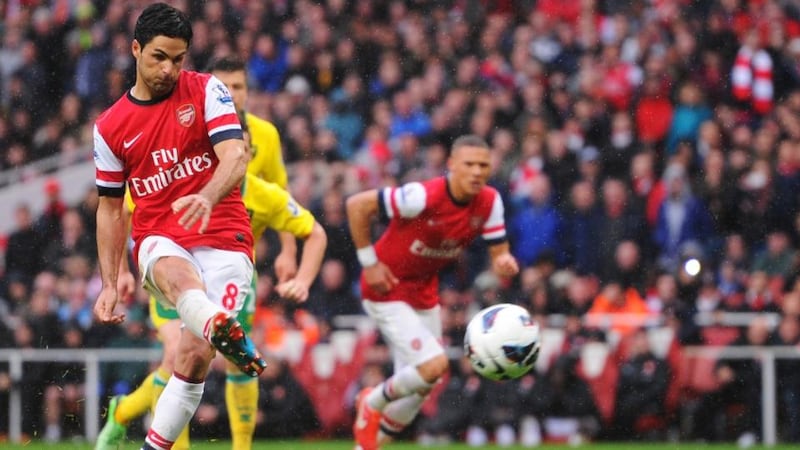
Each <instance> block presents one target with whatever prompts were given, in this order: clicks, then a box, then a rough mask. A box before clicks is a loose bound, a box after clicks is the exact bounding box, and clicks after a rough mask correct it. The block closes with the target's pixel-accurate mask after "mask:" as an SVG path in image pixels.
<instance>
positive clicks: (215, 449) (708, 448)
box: [0, 441, 798, 450]
mask: <svg viewBox="0 0 800 450" xmlns="http://www.w3.org/2000/svg"><path fill="white" fill-rule="evenodd" d="M139 445H140V443H138V442H129V443H128V444H126V445H124V446H123V447H122V449H123V450H138V449H139ZM230 448H231V445H230V442H227V441H217V442H194V443H193V444H192V450H230ZM428 448H430V449H434V448H435V449H442V450H468V449H469V450H472V449H473V448H474V447H469V446H467V445H466V444H452V445H447V446H437V447H423V446H420V445H417V444H414V443H394V444H391V445H387V446H385V447H384V449H385V450H411V449H428ZM484 448H495V449H500V448H502V449H504V450H522V449H526V448H525V447H519V446H517V447H498V446H495V445H490V446H488V447H484ZM535 448H536V449H541V450H557V449H560V450H568V449H573V448H578V449H586V450H618V449H623V450H638V449H642V450H695V449H696V450H738V447H737V446H736V445H735V444H703V443H680V444H673V443H644V442H637V443H625V444H619V443H607V442H603V443H596V444H595V443H591V444H583V445H581V446H578V447H570V446H568V445H542V446H539V447H535ZM751 448H753V449H758V448H771V449H776V450H788V449H797V448H798V447H797V446H791V445H777V446H774V447H763V446H755V447H751ZM0 449H2V450H33V449H35V450H40V449H41V450H91V449H92V446H91V445H89V444H86V443H60V444H47V443H44V442H40V441H33V442H30V443H27V444H24V445H22V444H20V445H12V444H9V443H7V442H3V443H0ZM278 449H280V450H352V449H353V443H352V442H349V441H260V442H256V443H254V444H253V450H278Z"/></svg>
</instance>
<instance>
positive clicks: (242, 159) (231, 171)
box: [172, 139, 250, 233]
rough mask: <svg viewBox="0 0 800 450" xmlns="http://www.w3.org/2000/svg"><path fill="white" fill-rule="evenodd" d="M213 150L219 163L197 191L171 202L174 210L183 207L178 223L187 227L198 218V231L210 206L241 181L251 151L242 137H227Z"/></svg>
mask: <svg viewBox="0 0 800 450" xmlns="http://www.w3.org/2000/svg"><path fill="white" fill-rule="evenodd" d="M214 153H216V154H217V158H219V165H218V166H217V168H216V169H215V170H214V174H213V175H212V176H211V180H209V182H208V183H206V185H205V186H203V188H202V189H200V192H198V193H197V194H193V195H186V196H183V197H181V198H179V199H177V200H175V201H174V202H172V211H173V212H174V213H176V214H177V213H178V212H181V211H183V215H181V217H180V219H178V224H180V225H181V226H182V227H183V228H185V229H187V230H188V229H190V228H192V227H193V226H194V224H195V223H197V221H198V220H199V221H200V228H199V229H198V232H200V233H203V232H205V230H206V228H207V227H208V221H209V219H210V218H211V209H212V208H213V207H214V205H216V204H217V203H219V201H220V200H221V199H222V198H224V197H225V196H226V195H228V194H229V193H230V192H231V191H232V190H233V188H235V187H236V186H238V185H239V184H240V183H241V182H242V178H244V174H245V172H246V171H247V162H248V161H249V160H250V155H249V153H248V152H247V150H246V149H245V146H244V141H242V140H241V139H227V140H224V141H222V142H220V143H218V144H216V145H215V146H214Z"/></svg>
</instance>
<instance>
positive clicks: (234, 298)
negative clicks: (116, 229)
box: [138, 236, 266, 376]
mask: <svg viewBox="0 0 800 450" xmlns="http://www.w3.org/2000/svg"><path fill="white" fill-rule="evenodd" d="M138 259H139V265H140V272H141V273H144V274H145V276H144V286H145V288H147V289H148V290H149V291H150V292H151V293H152V294H153V295H154V296H155V297H156V298H157V299H158V300H159V301H160V302H162V303H163V304H165V305H167V306H171V307H174V308H175V309H177V310H178V315H179V316H180V317H181V321H182V322H183V324H184V325H185V326H186V328H187V329H188V330H189V331H191V332H192V334H194V335H195V336H197V337H200V338H201V339H205V340H207V341H208V342H210V343H211V345H212V346H213V347H214V348H216V349H217V350H219V352H220V353H222V354H223V356H225V357H226V358H227V359H229V360H231V361H233V362H234V363H235V364H237V366H238V367H239V368H240V369H241V370H242V371H243V372H245V373H247V374H249V375H250V376H257V375H258V373H260V372H261V370H263V366H264V365H265V364H266V363H265V362H264V360H263V359H262V358H261V356H260V355H259V354H258V352H257V351H256V349H255V346H254V345H253V343H252V341H250V339H249V338H248V337H247V335H246V334H245V333H244V330H242V327H241V325H240V324H239V322H238V321H237V320H236V319H235V318H234V316H233V315H231V313H229V312H228V311H227V310H230V311H238V310H239V309H240V308H241V306H242V303H243V302H244V297H243V296H244V295H245V294H246V293H247V292H248V291H249V290H250V282H251V279H252V272H253V265H252V262H251V261H250V259H249V258H248V257H247V255H245V254H244V253H241V252H233V251H224V250H216V249H212V248H208V247H200V248H195V249H192V253H189V252H188V251H187V250H185V249H184V248H182V247H180V246H178V245H177V244H175V243H174V242H173V241H171V240H170V239H167V238H165V237H161V236H149V237H147V238H145V239H144V240H143V241H142V243H141V246H140V248H139V258H138ZM201 274H202V278H201ZM223 306H224V308H223Z"/></svg>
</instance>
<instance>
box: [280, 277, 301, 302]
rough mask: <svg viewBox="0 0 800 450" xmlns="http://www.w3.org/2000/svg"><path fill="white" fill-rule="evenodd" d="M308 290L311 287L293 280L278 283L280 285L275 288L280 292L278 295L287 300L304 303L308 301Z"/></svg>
mask: <svg viewBox="0 0 800 450" xmlns="http://www.w3.org/2000/svg"><path fill="white" fill-rule="evenodd" d="M308 288H309V286H308V285H307V284H305V283H302V282H300V281H297V279H294V278H293V279H291V280H289V281H284V282H283V283H278V285H277V286H275V291H277V292H278V295H280V296H281V297H283V298H285V299H287V300H293V301H295V302H297V303H303V302H304V301H306V300H308Z"/></svg>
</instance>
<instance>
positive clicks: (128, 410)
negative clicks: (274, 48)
mask: <svg viewBox="0 0 800 450" xmlns="http://www.w3.org/2000/svg"><path fill="white" fill-rule="evenodd" d="M211 72H212V74H213V75H214V76H216V77H217V78H219V79H220V80H221V81H222V82H223V83H224V84H226V85H227V87H228V89H229V90H230V93H231V95H232V96H233V101H234V104H235V106H236V109H237V111H239V113H240V119H242V128H243V129H244V130H245V131H246V132H245V142H247V143H248V144H249V148H250V150H251V153H252V158H251V160H250V163H249V164H248V168H247V171H248V174H247V176H246V177H245V180H244V182H243V183H242V187H241V191H242V200H243V202H244V204H245V207H246V208H247V211H248V213H249V214H250V220H251V228H252V230H253V236H254V237H255V238H258V237H260V236H261V234H262V233H263V232H264V231H265V230H266V229H267V228H271V229H274V230H276V231H278V234H279V236H280V241H281V252H280V254H279V255H278V257H277V258H276V260H275V263H274V267H275V274H276V276H277V278H278V285H277V286H276V290H277V292H278V293H279V294H280V295H281V296H282V297H284V298H287V299H291V300H296V301H305V299H306V298H307V297H308V289H309V287H310V285H311V283H312V282H313V280H314V278H315V277H316V275H317V273H318V271H319V266H320V264H321V261H322V257H323V256H324V252H325V247H326V245H327V238H326V236H325V232H324V230H323V229H322V227H321V226H320V225H319V224H317V223H316V221H315V220H314V217H313V215H311V213H310V212H308V211H307V210H306V209H304V208H303V207H301V206H300V205H298V204H297V203H296V202H295V201H294V199H292V197H291V195H290V194H289V193H288V192H287V191H286V190H285V189H286V187H287V183H288V177H287V175H286V169H285V167H284V164H283V158H282V155H281V146H280V137H279V135H278V131H277V129H276V128H275V126H274V125H272V124H271V123H269V122H267V121H265V120H262V119H260V118H258V117H256V116H254V115H252V114H249V113H246V112H245V110H244V106H245V104H246V103H247V77H246V72H245V66H244V63H243V62H241V61H240V60H238V59H236V58H233V57H227V58H222V59H219V60H217V61H216V62H215V63H214V65H213V66H212V67H211ZM126 198H127V199H128V202H127V204H128V208H129V210H131V211H132V210H133V207H134V205H133V204H132V202H131V201H130V200H129V198H130V197H129V196H126ZM297 238H300V239H304V240H305V241H306V244H305V246H304V247H303V255H302V257H301V263H300V267H299V269H298V267H297V260H296V258H297V256H296V255H297V246H296V241H295V240H296V239H297ZM120 270H121V272H124V273H125V274H124V275H123V274H121V275H120V280H122V281H121V283H126V284H127V283H131V285H132V283H133V278H132V277H131V276H130V274H129V270H128V268H127V265H126V264H125V265H123V267H122V268H121V269H120ZM256 279H257V277H253V282H254V283H255V282H256ZM132 289H133V288H132V286H130V287H128V286H125V287H122V288H121V290H123V291H129V292H130V291H132ZM252 292H253V293H255V287H254V289H253V290H252ZM254 313H255V298H252V297H251V298H248V299H247V300H246V302H245V305H244V307H243V308H242V311H241V313H240V315H239V317H238V320H239V321H240V323H241V324H242V326H243V327H244V328H245V330H246V331H247V332H249V331H250V329H251V328H252V325H253V315H254ZM150 317H151V320H152V322H153V326H154V327H155V328H156V329H157V330H158V334H159V338H160V339H161V341H162V343H163V344H164V354H163V357H162V361H161V365H160V366H159V368H158V369H157V370H156V371H154V372H153V373H151V374H150V375H149V376H148V377H147V378H146V379H145V380H144V381H143V382H142V384H141V385H140V386H139V387H138V388H137V389H136V390H135V391H133V392H132V393H131V394H129V395H127V396H117V397H114V398H112V400H111V402H110V404H109V411H108V417H107V420H106V425H105V426H104V427H103V430H102V431H101V433H100V435H99V436H98V439H97V444H96V446H95V450H111V449H117V447H118V445H119V443H121V442H122V440H123V439H124V436H125V431H126V426H127V424H128V423H129V422H130V421H131V420H133V419H135V418H136V417H139V416H141V415H142V414H144V413H145V412H146V411H147V410H149V409H150V408H151V407H153V406H155V404H156V402H157V400H158V397H159V396H160V395H161V392H162V391H163V389H164V386H165V385H166V382H167V381H168V380H169V377H170V376H171V373H172V364H173V361H174V358H175V351H176V349H175V348H174V347H175V346H174V345H172V343H173V342H178V337H179V336H180V332H181V325H180V321H179V320H178V315H177V314H176V311H174V310H168V309H166V308H164V307H163V306H161V305H160V304H159V303H158V302H155V301H153V299H151V301H150ZM226 371H227V377H226V385H225V400H226V406H227V409H228V417H229V420H230V427H231V437H232V440H233V450H249V449H250V448H251V446H252V437H253V432H254V431H255V418H256V413H257V405H258V379H257V378H251V377H248V376H246V375H245V374H242V373H241V372H240V371H239V370H238V368H236V367H235V366H234V365H232V364H226ZM188 448H189V433H188V428H187V429H185V430H183V432H182V433H181V435H180V437H179V438H178V439H177V440H176V441H175V444H174V446H173V449H174V450H185V449H188Z"/></svg>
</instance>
